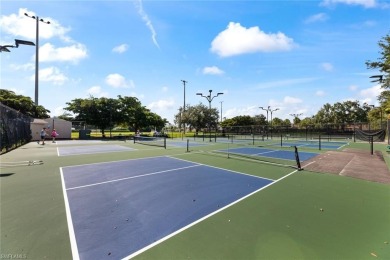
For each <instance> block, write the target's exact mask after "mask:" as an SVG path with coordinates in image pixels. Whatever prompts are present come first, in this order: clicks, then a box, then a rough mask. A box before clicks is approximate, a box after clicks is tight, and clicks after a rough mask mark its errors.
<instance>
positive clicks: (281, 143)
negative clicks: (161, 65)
mask: <svg viewBox="0 0 390 260" xmlns="http://www.w3.org/2000/svg"><path fill="white" fill-rule="evenodd" d="M280 147H283V134H280Z"/></svg>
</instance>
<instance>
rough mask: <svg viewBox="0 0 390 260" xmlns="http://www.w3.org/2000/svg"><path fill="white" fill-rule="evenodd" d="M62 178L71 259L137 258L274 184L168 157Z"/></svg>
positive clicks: (86, 168) (72, 171)
mask: <svg viewBox="0 0 390 260" xmlns="http://www.w3.org/2000/svg"><path fill="white" fill-rule="evenodd" d="M61 172H62V174H61V175H62V179H63V187H64V196H65V198H66V199H65V201H66V203H67V211H68V212H67V216H68V223H69V229H70V232H69V233H70V234H74V238H72V239H71V240H72V252H73V257H74V258H79V257H80V258H81V259H111V258H115V259H120V258H124V257H127V256H130V255H134V254H137V251H139V250H142V249H143V248H145V247H147V246H149V245H151V244H152V243H156V242H158V241H159V240H163V239H164V238H166V237H168V236H171V235H172V234H173V233H176V232H179V231H180V230H181V229H183V228H185V227H188V226H190V225H193V224H194V223H196V222H198V221H200V220H201V219H202V218H205V217H207V216H210V215H212V214H215V213H216V212H218V211H220V210H222V209H223V208H224V207H226V206H228V205H230V204H232V203H235V202H236V201H238V200H240V199H242V198H243V197H245V196H247V195H249V194H251V193H253V192H256V191H258V190H260V189H262V188H263V187H265V186H266V185H269V184H271V183H272V182H273V181H272V180H269V179H264V178H259V177H254V176H250V175H246V174H241V173H237V172H232V171H227V170H224V169H220V168H215V167H209V166H206V165H202V164H198V163H193V162H189V161H184V160H179V159H174V158H170V157H156V158H147V159H138V160H126V161H120V162H110V163H104V164H89V165H80V166H71V167H64V168H62V170H61ZM81 209H82V210H81Z"/></svg>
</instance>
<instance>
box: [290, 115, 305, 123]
mask: <svg viewBox="0 0 390 260" xmlns="http://www.w3.org/2000/svg"><path fill="white" fill-rule="evenodd" d="M301 115H303V114H302V113H300V114H290V116H293V117H294V119H295V118H298V119H299V116H301ZM293 125H294V121H293Z"/></svg>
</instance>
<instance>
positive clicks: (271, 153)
mask: <svg viewBox="0 0 390 260" xmlns="http://www.w3.org/2000/svg"><path fill="white" fill-rule="evenodd" d="M218 152H224V153H227V152H229V153H235V154H244V155H251V156H261V157H269V158H276V159H284V160H295V152H294V151H285V150H272V149H265V148H258V147H240V148H232V149H224V150H218ZM298 154H299V159H300V161H306V160H309V159H311V158H313V157H314V156H317V155H318V153H309V152H298Z"/></svg>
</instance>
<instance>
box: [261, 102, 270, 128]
mask: <svg viewBox="0 0 390 260" xmlns="http://www.w3.org/2000/svg"><path fill="white" fill-rule="evenodd" d="M270 107H271V106H268V107H267V108H264V107H259V108H260V109H262V110H264V111H267V124H268V112H269V111H270Z"/></svg>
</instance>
